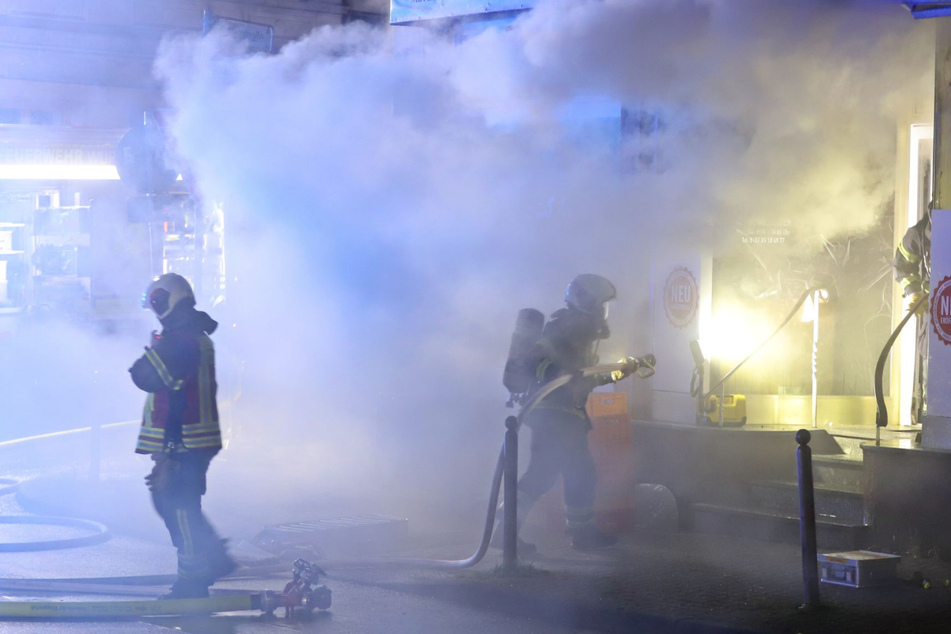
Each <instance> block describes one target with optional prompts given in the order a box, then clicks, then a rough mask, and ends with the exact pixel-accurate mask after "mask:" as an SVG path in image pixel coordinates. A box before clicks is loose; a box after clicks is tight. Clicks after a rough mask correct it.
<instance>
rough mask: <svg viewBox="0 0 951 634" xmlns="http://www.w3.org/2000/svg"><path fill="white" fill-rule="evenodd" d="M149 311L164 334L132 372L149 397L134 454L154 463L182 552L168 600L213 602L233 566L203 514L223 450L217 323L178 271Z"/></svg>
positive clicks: (154, 291)
mask: <svg viewBox="0 0 951 634" xmlns="http://www.w3.org/2000/svg"><path fill="white" fill-rule="evenodd" d="M144 305H145V306H147V307H148V308H150V309H152V311H153V312H154V313H155V315H156V316H157V317H158V319H159V322H160V323H161V324H162V332H161V333H160V334H155V333H153V335H152V342H151V345H150V346H149V347H147V348H145V354H144V355H142V357H140V358H139V359H138V360H137V361H136V362H135V363H134V364H133V365H132V367H131V368H130V369H129V372H130V373H131V375H132V381H133V382H134V383H135V385H136V386H137V387H138V388H139V389H141V390H144V391H145V392H147V393H148V396H147V397H146V400H145V409H144V412H143V416H142V427H141V429H140V431H139V438H138V442H137V444H136V448H135V451H136V453H141V454H150V455H151V457H152V461H153V463H154V466H153V468H152V472H151V473H150V474H149V475H148V476H147V477H146V479H145V480H146V484H147V485H148V488H149V490H150V491H151V495H152V503H153V504H154V506H155V510H156V511H158V514H159V515H160V516H161V517H162V519H163V520H164V521H165V526H166V527H167V528H168V532H169V535H170V536H171V538H172V543H173V544H174V545H175V547H176V548H177V549H178V579H177V580H176V581H175V583H174V584H173V585H172V588H171V591H170V592H169V593H167V594H166V595H164V596H163V598H168V599H178V598H201V597H207V596H208V587H209V586H210V585H211V584H213V583H214V582H215V580H216V579H218V578H220V577H223V576H225V575H226V574H228V573H230V572H231V571H233V570H234V568H235V564H234V561H233V560H232V559H231V558H230V557H229V556H228V554H227V552H226V550H225V547H224V542H223V541H222V540H221V539H219V538H218V536H217V534H216V533H215V531H214V529H213V528H212V527H211V525H210V524H209V523H208V520H207V519H206V518H205V515H204V514H203V513H202V510H201V497H202V495H204V493H205V475H206V473H207V471H208V465H209V464H210V462H211V459H212V458H213V457H214V456H215V454H217V453H218V451H219V450H220V449H221V430H220V429H219V426H218V406H217V403H216V400H215V399H216V392H217V385H216V383H215V350H214V346H213V345H212V343H211V339H210V338H209V337H208V335H209V334H211V333H212V332H214V331H215V328H216V327H217V325H218V324H217V322H216V321H215V320H213V319H212V318H211V317H210V316H208V314H207V313H204V312H200V311H198V310H196V309H195V295H194V293H193V292H192V288H191V286H190V285H189V283H188V281H187V280H186V279H185V278H184V277H182V276H180V275H176V274H175V273H167V274H165V275H162V276H161V277H159V278H158V279H156V280H155V281H154V282H152V284H151V285H150V286H149V287H148V289H147V291H146V294H145V301H144Z"/></svg>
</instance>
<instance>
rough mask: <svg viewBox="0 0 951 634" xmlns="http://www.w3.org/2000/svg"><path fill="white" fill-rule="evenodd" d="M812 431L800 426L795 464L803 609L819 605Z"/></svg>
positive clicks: (797, 434)
mask: <svg viewBox="0 0 951 634" xmlns="http://www.w3.org/2000/svg"><path fill="white" fill-rule="evenodd" d="M811 439H812V434H810V433H809V432H808V430H805V429H800V430H799V431H797V432H796V442H797V443H799V448H798V449H797V450H796V466H797V467H798V470H799V534H800V537H801V540H802V588H803V600H804V602H803V604H802V607H801V609H806V610H808V609H812V608H816V607H818V606H819V564H818V552H817V548H816V495H815V489H814V487H813V481H812V449H811V448H810V447H809V441H810V440H811Z"/></svg>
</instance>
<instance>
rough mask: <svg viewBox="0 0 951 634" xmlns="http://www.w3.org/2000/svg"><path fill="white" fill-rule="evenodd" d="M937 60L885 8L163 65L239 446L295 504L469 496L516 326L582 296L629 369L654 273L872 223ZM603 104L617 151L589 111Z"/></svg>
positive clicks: (554, 17) (317, 40)
mask: <svg viewBox="0 0 951 634" xmlns="http://www.w3.org/2000/svg"><path fill="white" fill-rule="evenodd" d="M930 42H931V34H930V32H929V31H928V27H927V26H923V25H921V24H916V23H914V22H913V21H912V20H911V19H910V18H909V17H908V15H907V13H905V12H903V11H902V9H901V8H900V7H895V6H893V5H890V4H887V3H884V2H881V3H874V2H820V1H816V2H794V3H791V2H781V1H778V0H777V1H772V2H763V1H762V0H745V1H742V0H741V1H721V2H714V1H703V0H673V1H671V0H651V1H648V0H641V1H634V0H628V1H621V0H604V1H595V0H551V1H548V2H542V3H540V4H539V6H538V7H537V8H536V9H534V10H533V11H531V12H530V13H527V14H525V15H524V16H522V17H521V18H519V19H518V20H517V21H515V22H514V24H512V25H511V26H510V27H509V28H506V29H490V30H486V31H485V32H483V33H481V34H478V35H475V36H473V37H471V38H469V39H467V40H465V41H462V42H454V41H453V40H452V39H451V38H449V37H446V36H445V35H443V34H440V33H437V32H431V31H428V30H426V29H424V28H420V27H400V28H397V29H390V30H387V29H379V28H372V27H369V26H366V25H363V24H359V23H354V24H350V25H347V26H344V27H334V28H329V27H328V28H322V29H318V30H316V31H315V32H313V33H312V34H311V35H309V36H308V37H306V38H304V39H302V40H300V41H297V42H293V43H291V44H289V45H287V46H286V47H285V48H284V49H283V50H282V51H281V52H280V53H278V54H276V55H272V56H262V55H254V56H249V55H244V54H242V53H241V50H240V45H238V44H237V43H234V42H231V41H228V40H227V39H225V37H224V36H223V35H221V34H212V35H211V36H209V37H206V38H203V39H197V38H193V37H185V38H177V39H173V40H170V41H168V42H166V44H165V45H164V47H163V49H162V52H161V54H160V58H159V60H158V63H157V73H158V75H159V77H160V79H161V80H162V81H163V83H164V86H165V89H166V92H165V94H166V98H167V105H168V107H169V118H168V130H169V132H170V134H171V135H172V137H173V139H174V142H175V145H176V149H177V151H178V153H179V154H180V155H181V157H182V158H183V160H184V161H185V162H186V163H187V164H188V166H189V171H190V173H191V174H192V177H193V181H194V186H195V188H196V189H197V190H198V192H199V193H200V194H201V195H202V196H203V197H204V199H205V200H206V202H208V204H211V203H221V204H222V205H224V208H225V210H226V213H227V223H228V228H227V232H228V235H227V239H228V244H227V249H228V254H229V266H230V267H231V268H230V273H229V282H230V288H229V300H228V302H227V303H226V305H225V306H222V307H219V309H218V315H217V316H219V317H223V318H224V320H225V324H224V326H223V331H224V332H223V333H222V334H221V335H220V336H219V337H218V341H219V343H218V346H219V350H220V353H219V354H220V355H222V357H223V358H225V359H227V358H228V357H230V358H231V361H223V364H226V363H232V365H233V366H237V365H239V364H240V365H241V367H242V370H241V372H240V390H241V397H240V399H239V400H238V403H237V406H236V407H235V408H234V422H235V424H236V425H237V426H238V428H239V429H238V433H237V434H236V436H235V443H236V444H238V443H239V442H240V441H242V439H244V442H246V443H250V444H255V451H257V452H259V454H260V455H261V456H262V458H261V460H260V461H259V462H258V463H257V464H258V466H260V469H261V470H262V471H265V470H269V469H278V468H283V469H285V470H286V472H292V473H299V474H301V475H304V474H306V477H307V478H308V481H309V482H310V483H319V482H321V481H328V480H329V479H330V478H333V479H334V481H335V486H342V485H341V482H343V481H348V482H350V483H351V484H353V485H354V487H362V491H364V492H379V493H380V494H381V495H382V494H384V493H386V492H392V491H393V490H401V491H402V492H403V493H405V494H407V495H412V491H415V492H416V493H417V494H418V495H419V496H420V498H424V497H425V496H426V495H427V494H429V493H431V492H432V490H434V489H441V488H443V487H445V489H446V490H447V491H448V490H455V491H465V490H468V488H469V487H470V486H475V487H477V488H481V487H482V485H483V480H485V479H486V475H487V474H488V473H489V469H490V468H491V466H492V465H491V462H492V459H493V451H494V448H495V447H496V446H497V444H498V442H499V440H500V438H501V429H502V426H501V422H502V419H503V417H504V415H505V413H506V410H505V409H504V408H503V407H502V403H503V402H504V400H505V397H506V395H505V393H504V389H503V388H502V386H501V383H500V375H501V368H502V365H503V362H504V356H505V352H506V349H507V345H508V339H509V336H510V332H511V330H510V329H511V327H512V326H513V324H514V318H515V314H516V312H517V310H518V309H519V308H522V307H524V306H536V307H538V308H540V309H542V310H544V311H546V312H547V311H551V310H554V309H556V308H557V307H559V305H560V297H561V293H562V292H563V290H564V287H565V285H566V283H567V282H568V281H569V280H570V279H571V278H572V277H573V276H574V275H575V274H577V273H580V272H597V273H602V274H604V275H607V276H608V277H609V278H611V279H613V280H614V281H615V282H616V283H617V284H618V287H619V290H620V300H619V302H618V306H617V307H616V309H615V312H614V315H613V317H614V318H613V320H612V321H613V327H614V332H615V335H614V337H613V338H612V340H610V341H609V342H607V343H606V344H605V345H604V346H603V350H604V352H605V355H604V356H606V357H611V356H614V355H618V354H629V353H630V354H640V353H643V352H646V351H647V349H648V347H649V340H648V324H647V319H648V311H647V309H646V307H647V302H648V290H649V286H648V273H649V262H650V258H651V255H652V254H654V253H657V252H663V251H664V250H666V249H668V248H672V247H673V246H674V245H676V246H677V247H681V246H686V247H691V246H695V247H699V246H703V247H706V248H710V249H714V250H715V249H717V248H719V247H720V246H721V245H722V244H723V243H724V241H725V240H726V239H727V238H729V237H730V236H731V235H732V233H733V231H734V227H735V223H736V222H742V221H748V220H751V219H762V220H776V219H787V218H788V219H795V220H796V222H797V224H801V225H802V226H804V227H808V228H810V229H813V230H814V231H815V233H816V234H823V235H825V236H827V237H831V236H834V235H838V234H842V233H848V232H861V231H863V230H864V229H866V228H867V227H869V226H871V225H872V224H873V223H874V222H875V221H876V219H877V218H878V216H879V214H880V213H881V212H882V210H883V209H884V208H885V206H886V205H887V204H888V202H889V197H890V195H891V191H892V189H893V183H894V174H893V166H894V164H895V137H896V121H897V120H898V119H899V117H900V114H901V113H902V112H904V111H905V110H907V109H908V107H909V103H911V102H913V101H914V100H915V99H918V98H922V97H923V96H925V95H927V90H928V86H929V82H930V77H931V66H930V64H931V62H930V55H931V52H930ZM925 100H926V99H925ZM621 105H624V106H626V107H627V108H628V110H629V112H631V113H635V115H632V117H629V118H628V125H627V126H626V130H625V133H624V134H623V135H622V134H621V133H620V124H619V122H618V121H617V120H614V121H611V120H610V119H608V118H605V117H604V116H601V114H599V113H602V114H603V113H604V112H608V111H613V112H614V113H618V112H619V111H620V107H621ZM612 109H613V110H612ZM579 112H585V113H587V114H586V115H585V116H583V117H580V118H579V117H578V116H577V113H579ZM572 113H574V116H572ZM631 121H633V122H634V123H630V122H631ZM631 157H633V160H627V159H631ZM804 248H805V247H804ZM213 312H214V311H213ZM656 352H657V353H658V356H659V357H660V358H661V359H662V356H663V355H662V351H656ZM235 376H237V374H236V375H235ZM234 380H235V381H237V379H234ZM640 414H641V415H646V412H640ZM251 439H253V440H251ZM264 441H268V442H264ZM449 466H454V467H458V471H447V470H446V468H447V467H449ZM328 488H332V487H330V485H329V484H328Z"/></svg>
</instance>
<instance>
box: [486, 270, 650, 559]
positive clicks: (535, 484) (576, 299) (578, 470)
mask: <svg viewBox="0 0 951 634" xmlns="http://www.w3.org/2000/svg"><path fill="white" fill-rule="evenodd" d="M615 295H616V292H615V289H614V285H613V284H611V282H609V281H608V280H606V279H605V278H603V277H601V276H599V275H590V274H586V275H579V276H578V277H576V278H575V279H574V280H573V281H572V282H571V284H570V285H569V286H568V291H567V293H566V294H565V303H566V304H567V305H566V307H565V308H562V309H560V310H558V311H557V312H555V313H554V314H553V315H552V318H551V320H550V321H549V322H548V323H547V324H545V326H544V329H543V330H542V332H541V336H540V337H539V338H538V340H537V341H536V342H535V344H534V345H533V346H532V347H531V348H530V349H529V350H528V352H527V353H526V355H524V362H523V364H524V367H526V368H528V369H529V370H530V371H532V372H533V373H534V388H535V389H537V388H538V387H540V386H542V385H544V384H545V383H547V382H549V381H551V380H552V379H555V378H557V377H559V376H562V375H564V374H574V373H577V372H578V371H579V370H581V369H582V368H585V367H588V366H592V365H596V364H597V362H598V357H597V345H598V342H599V341H600V340H601V339H607V338H608V336H609V335H610V331H609V329H608V323H607V313H608V311H607V308H608V306H607V303H608V302H609V301H611V300H613V299H614V298H615ZM529 310H531V309H529ZM523 312H524V311H523ZM534 312H536V313H537V311H534ZM632 361H633V360H632ZM507 365H509V364H507ZM636 370H637V363H636V361H634V362H633V363H631V364H630V370H629V371H628V370H627V369H625V370H623V371H616V372H613V373H605V374H603V375H597V376H592V377H581V376H580V375H579V376H576V377H575V378H574V379H572V380H571V382H570V383H568V384H566V385H565V386H563V387H560V388H558V389H557V390H555V391H553V392H552V393H551V394H549V395H548V396H546V397H544V398H543V399H542V400H541V401H540V402H539V403H538V404H537V405H536V406H535V408H534V409H532V410H531V411H530V412H528V413H527V414H526V415H525V417H524V420H523V422H524V424H525V425H527V426H528V427H529V428H530V429H531V431H532V439H531V454H530V458H529V463H528V467H527V468H526V470H525V473H524V474H523V475H522V477H521V478H520V479H519V481H518V523H519V527H521V524H522V523H523V522H524V521H525V517H526V516H527V515H528V513H529V511H530V510H531V508H532V506H533V505H534V504H535V502H537V501H538V499H539V498H540V497H541V496H542V495H544V494H545V493H546V492H547V491H548V490H549V489H551V488H552V487H553V486H554V485H555V482H556V481H557V480H558V476H559V475H561V476H562V481H563V484H564V494H565V511H566V520H567V526H568V532H569V534H570V535H571V537H572V546H573V547H574V548H575V549H578V550H588V549H595V548H604V547H608V546H612V545H614V544H615V543H616V542H617V538H616V537H614V536H612V535H607V534H605V533H603V532H601V531H600V530H599V529H598V527H597V526H596V525H595V523H594V508H593V506H594V491H595V484H596V482H597V471H596V469H595V463H594V458H593V457H592V455H591V450H590V449H589V447H588V432H589V431H590V430H591V428H592V426H591V421H590V420H589V419H588V414H587V412H586V410H585V406H586V404H587V400H588V395H589V394H590V393H591V391H592V390H593V389H594V388H595V387H597V386H599V385H604V384H607V383H611V382H614V381H617V380H620V379H622V378H624V377H625V376H628V375H629V374H632V373H633V372H635V371H636ZM501 534H502V531H501V526H499V527H497V528H496V538H495V540H494V544H496V545H499V543H500V540H501ZM519 543H520V545H519V549H520V550H521V552H523V553H525V554H531V553H532V552H534V550H535V548H534V545H532V544H528V543H526V542H522V541H520V542H519Z"/></svg>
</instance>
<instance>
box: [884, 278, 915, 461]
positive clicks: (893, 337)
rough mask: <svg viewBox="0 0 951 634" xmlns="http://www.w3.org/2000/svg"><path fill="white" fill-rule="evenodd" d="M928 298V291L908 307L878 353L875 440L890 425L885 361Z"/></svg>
mask: <svg viewBox="0 0 951 634" xmlns="http://www.w3.org/2000/svg"><path fill="white" fill-rule="evenodd" d="M927 300H928V295H927V293H926V294H925V295H923V296H922V297H921V299H919V300H918V301H917V302H915V303H914V304H913V305H911V306H909V307H908V314H906V315H905V316H904V317H903V318H902V320H901V321H900V322H898V325H897V326H896V327H895V330H893V331H892V334H891V336H890V337H889V338H888V340H887V341H885V346H884V347H883V348H882V353H881V354H880V355H878V363H876V364H875V406H876V410H875V434H876V438H875V442H876V444H877V443H878V442H879V440H880V439H879V438H878V435H879V434H880V432H881V428H882V427H887V426H888V408H887V407H886V405H885V393H884V388H883V386H882V376H883V375H884V373H885V362H886V361H887V360H888V353H890V352H891V350H892V346H893V345H894V344H895V341H896V340H897V339H898V335H899V334H901V331H902V329H903V328H904V327H905V324H907V323H908V322H909V321H910V320H911V318H912V317H913V316H914V315H916V314H917V312H918V309H919V308H921V306H922V305H923V304H924V302H926V301H927Z"/></svg>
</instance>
